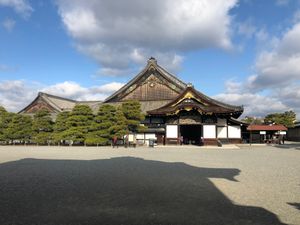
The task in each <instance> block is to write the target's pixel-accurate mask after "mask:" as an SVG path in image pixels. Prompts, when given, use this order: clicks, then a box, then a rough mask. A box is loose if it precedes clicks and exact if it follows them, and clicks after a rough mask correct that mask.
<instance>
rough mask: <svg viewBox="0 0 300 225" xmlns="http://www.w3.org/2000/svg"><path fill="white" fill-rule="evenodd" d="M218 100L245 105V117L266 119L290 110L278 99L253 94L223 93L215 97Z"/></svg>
mask: <svg viewBox="0 0 300 225" xmlns="http://www.w3.org/2000/svg"><path fill="white" fill-rule="evenodd" d="M214 97H215V98H216V99H218V100H220V101H223V102H226V103H229V104H233V105H244V113H243V117H244V116H256V117H264V116H266V115H267V114H269V113H273V112H284V111H286V110H289V108H288V107H287V106H286V105H284V104H283V103H282V102H280V101H278V99H277V98H273V97H268V96H263V95H260V94H252V93H223V94H219V95H216V96H214Z"/></svg>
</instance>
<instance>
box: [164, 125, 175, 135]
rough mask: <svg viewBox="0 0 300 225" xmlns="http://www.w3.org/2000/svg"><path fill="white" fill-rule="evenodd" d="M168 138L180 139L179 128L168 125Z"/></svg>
mask: <svg viewBox="0 0 300 225" xmlns="http://www.w3.org/2000/svg"><path fill="white" fill-rule="evenodd" d="M166 133H167V138H178V126H177V125H167V126H166Z"/></svg>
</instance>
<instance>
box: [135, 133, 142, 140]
mask: <svg viewBox="0 0 300 225" xmlns="http://www.w3.org/2000/svg"><path fill="white" fill-rule="evenodd" d="M136 139H144V134H137V135H136Z"/></svg>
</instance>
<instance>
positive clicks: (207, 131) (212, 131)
mask: <svg viewBox="0 0 300 225" xmlns="http://www.w3.org/2000/svg"><path fill="white" fill-rule="evenodd" d="M203 137H204V138H216V125H203Z"/></svg>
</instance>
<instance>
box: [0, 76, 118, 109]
mask: <svg viewBox="0 0 300 225" xmlns="http://www.w3.org/2000/svg"><path fill="white" fill-rule="evenodd" d="M123 85H124V84H122V83H117V82H112V83H107V84H104V85H101V86H93V87H82V86H80V85H79V84H77V83H76V82H72V81H65V82H63V83H57V84H54V85H51V86H45V85H43V84H39V83H36V82H26V81H24V80H6V81H0V105H2V106H4V107H5V108H6V109H7V110H8V111H12V112H18V111H20V110H21V109H23V108H24V107H25V106H27V105H28V104H29V103H30V102H31V101H33V99H34V98H35V97H36V96H37V94H38V92H39V91H42V92H46V93H49V94H53V95H57V96H61V97H66V98H70V99H74V100H82V101H93V100H97V101H100V100H104V99H105V98H106V97H108V96H109V95H110V94H112V93H113V92H115V91H117V90H118V89H119V88H121V87H122V86H123Z"/></svg>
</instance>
